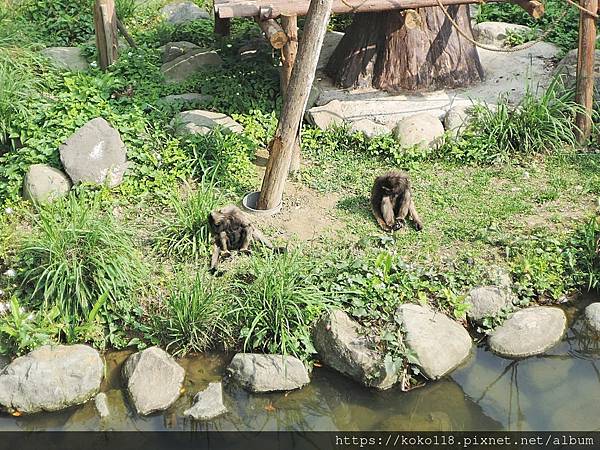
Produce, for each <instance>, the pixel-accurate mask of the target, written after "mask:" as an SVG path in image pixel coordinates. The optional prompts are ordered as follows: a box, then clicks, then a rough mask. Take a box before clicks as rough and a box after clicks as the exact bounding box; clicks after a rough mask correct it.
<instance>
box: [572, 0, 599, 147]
mask: <svg viewBox="0 0 600 450" xmlns="http://www.w3.org/2000/svg"><path fill="white" fill-rule="evenodd" d="M580 5H581V7H582V8H584V9H587V10H589V11H597V10H598V0H580ZM595 44H596V19H595V18H594V17H593V16H591V15H590V14H588V13H586V12H584V11H581V12H580V16H579V50H578V55H577V91H576V95H575V100H576V101H577V103H578V104H579V105H581V106H582V108H583V110H584V111H582V112H580V113H578V114H577V117H576V118H575V125H576V127H577V132H578V140H579V143H580V144H585V143H586V142H587V140H588V139H589V137H590V134H591V132H592V111H593V102H594V56H595Z"/></svg>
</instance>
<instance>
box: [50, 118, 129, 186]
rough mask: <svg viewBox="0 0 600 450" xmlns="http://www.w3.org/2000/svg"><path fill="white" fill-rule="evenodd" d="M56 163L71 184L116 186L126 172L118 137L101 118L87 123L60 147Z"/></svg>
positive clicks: (125, 155) (122, 147) (126, 165)
mask: <svg viewBox="0 0 600 450" xmlns="http://www.w3.org/2000/svg"><path fill="white" fill-rule="evenodd" d="M60 160H61V161H62V163H63V167H64V168H65V171H66V172H67V174H68V175H69V177H71V180H73V183H96V184H104V183H107V184H108V186H110V187H115V186H118V185H119V184H120V183H121V182H122V181H123V175H124V174H125V170H127V167H128V164H127V149H126V148H125V144H124V143H123V141H122V140H121V135H120V134H119V132H118V131H117V130H115V129H114V128H113V127H111V126H110V125H109V124H108V122H107V121H106V120H104V119H103V118H101V117H97V118H96V119H93V120H90V121H89V122H88V123H86V124H85V125H84V126H83V127H81V128H80V129H79V130H77V131H76V132H75V133H74V134H73V135H72V136H71V137H70V138H69V139H67V141H66V142H65V143H64V144H63V145H61V146H60Z"/></svg>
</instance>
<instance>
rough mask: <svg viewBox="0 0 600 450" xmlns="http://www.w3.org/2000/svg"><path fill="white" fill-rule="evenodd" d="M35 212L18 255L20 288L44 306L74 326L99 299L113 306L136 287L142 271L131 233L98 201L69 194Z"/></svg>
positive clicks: (84, 320)
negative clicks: (106, 211)
mask: <svg viewBox="0 0 600 450" xmlns="http://www.w3.org/2000/svg"><path fill="white" fill-rule="evenodd" d="M37 213H38V214H37V216H35V217H34V218H33V230H32V231H31V233H29V234H28V235H27V236H26V237H24V238H23V242H22V245H21V248H20V251H19V257H20V260H21V262H22V264H23V265H24V267H25V270H24V272H23V274H22V280H23V286H24V288H25V289H29V290H31V296H32V298H33V299H34V300H38V302H41V303H43V306H44V307H45V308H49V307H52V306H54V305H57V306H58V308H59V310H60V312H61V314H62V316H63V317H64V318H65V320H66V322H67V323H69V324H71V325H72V326H74V325H77V324H81V323H85V322H86V321H87V320H88V319H89V317H90V314H92V313H93V312H94V311H93V310H94V308H95V307H96V306H97V305H98V302H99V300H100V299H102V298H103V296H106V298H107V303H111V302H112V303H114V302H118V301H120V300H124V299H129V297H130V296H132V295H133V294H134V292H135V291H136V290H137V289H138V288H139V287H140V286H141V284H142V282H143V279H144V276H145V274H146V269H145V266H144V263H143V261H142V259H141V255H140V252H139V251H138V250H137V247H136V244H135V242H134V240H133V238H132V235H131V233H130V232H129V231H128V230H127V229H125V228H124V227H123V226H122V225H121V224H119V223H118V222H117V221H116V220H115V219H114V217H113V216H112V215H111V214H107V213H105V212H103V211H102V209H101V205H100V202H99V201H98V200H96V199H90V198H88V199H83V198H78V197H76V196H75V195H73V194H72V195H70V196H69V197H67V198H65V199H60V200H57V201H54V202H53V203H52V204H49V205H45V206H40V207H37ZM104 306H109V305H108V304H105V305H104ZM104 306H103V308H104Z"/></svg>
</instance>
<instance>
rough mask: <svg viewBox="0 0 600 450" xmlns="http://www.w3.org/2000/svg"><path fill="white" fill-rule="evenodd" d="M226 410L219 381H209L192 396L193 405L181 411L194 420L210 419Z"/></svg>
mask: <svg viewBox="0 0 600 450" xmlns="http://www.w3.org/2000/svg"><path fill="white" fill-rule="evenodd" d="M226 412H227V408H226V407H225V404H224V403H223V386H222V385H221V383H210V384H209V385H208V387H207V388H206V389H205V390H203V391H202V392H198V393H197V394H196V396H195V397H194V405H193V406H192V407H191V408H190V409H188V410H186V411H184V412H183V415H184V416H186V417H191V418H193V419H194V420H210V419H214V418H215V417H218V416H220V415H222V414H225V413H226Z"/></svg>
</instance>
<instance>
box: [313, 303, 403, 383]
mask: <svg viewBox="0 0 600 450" xmlns="http://www.w3.org/2000/svg"><path fill="white" fill-rule="evenodd" d="M367 335H368V333H367V330H366V329H364V327H362V326H361V325H360V324H358V323H356V322H355V321H353V320H352V319H350V317H348V315H347V314H346V313H345V312H343V311H341V310H332V311H330V312H329V313H328V314H327V315H325V316H324V317H323V318H322V319H321V320H319V322H317V324H316V325H315V328H314V332H313V336H314V339H313V340H314V345H315V348H316V349H317V352H318V354H319V359H320V360H321V361H322V362H323V363H324V364H326V365H327V366H329V367H331V368H332V369H335V370H337V371H338V372H340V373H343V374H344V375H347V376H349V377H350V378H352V379H353V380H356V381H358V382H359V383H361V384H363V385H365V386H368V387H374V388H377V389H381V390H383V389H388V388H390V387H392V386H393V385H394V384H395V383H396V382H397V381H398V374H397V373H396V372H394V371H392V369H391V368H389V367H386V364H385V363H384V358H385V355H383V354H382V353H381V352H380V351H379V350H378V349H377V342H375V341H374V340H373V339H371V338H369V337H368V336H367Z"/></svg>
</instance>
